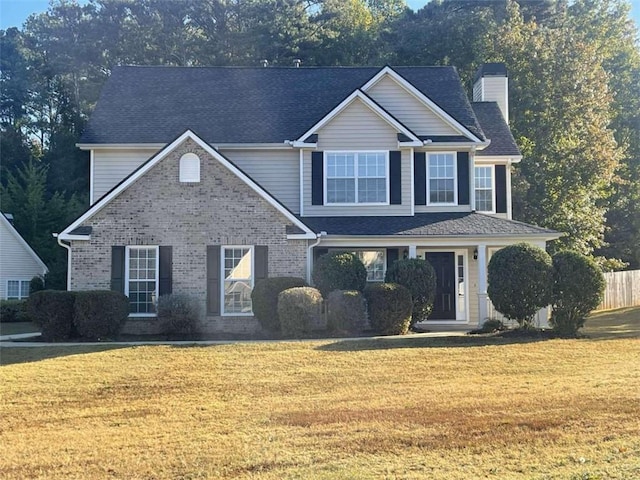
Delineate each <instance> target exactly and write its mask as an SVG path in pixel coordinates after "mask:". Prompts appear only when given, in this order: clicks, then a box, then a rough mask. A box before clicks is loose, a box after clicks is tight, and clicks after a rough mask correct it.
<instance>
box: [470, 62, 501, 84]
mask: <svg viewBox="0 0 640 480" xmlns="http://www.w3.org/2000/svg"><path fill="white" fill-rule="evenodd" d="M482 77H508V75H507V66H506V65H505V64H504V63H483V64H482V65H480V68H478V71H477V72H476V76H475V78H474V79H473V82H474V83H475V82H477V81H478V80H480V79H481V78H482Z"/></svg>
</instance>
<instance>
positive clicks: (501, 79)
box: [473, 63, 509, 123]
mask: <svg viewBox="0 0 640 480" xmlns="http://www.w3.org/2000/svg"><path fill="white" fill-rule="evenodd" d="M473 101H474V102H497V103H498V106H499V107H500V111H501V112H502V116H503V117H504V119H505V121H506V122H507V123H509V77H508V76H507V67H506V65H505V64H504V63H484V64H482V65H480V68H479V69H478V71H477V73H476V76H475V78H474V80H473Z"/></svg>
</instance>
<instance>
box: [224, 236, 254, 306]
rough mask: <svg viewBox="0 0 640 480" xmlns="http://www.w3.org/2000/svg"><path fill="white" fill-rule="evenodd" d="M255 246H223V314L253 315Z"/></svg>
mask: <svg viewBox="0 0 640 480" xmlns="http://www.w3.org/2000/svg"><path fill="white" fill-rule="evenodd" d="M253 263H254V262H253V247H222V278H223V279H224V281H223V282H222V306H223V309H222V314H223V315H252V308H253V307H252V304H251V291H252V290H253V279H254V273H253Z"/></svg>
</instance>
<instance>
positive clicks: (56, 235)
mask: <svg viewBox="0 0 640 480" xmlns="http://www.w3.org/2000/svg"><path fill="white" fill-rule="evenodd" d="M53 236H54V238H55V239H56V240H57V241H58V245H60V246H61V247H63V248H66V249H67V291H70V290H71V243H68V244H67V243H64V242H63V241H62V239H61V238H60V235H58V234H57V233H54V234H53Z"/></svg>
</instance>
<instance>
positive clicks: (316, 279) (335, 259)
mask: <svg viewBox="0 0 640 480" xmlns="http://www.w3.org/2000/svg"><path fill="white" fill-rule="evenodd" d="M312 278H313V283H314V285H315V286H316V288H317V289H318V290H320V292H321V293H322V295H323V296H325V297H326V296H327V295H329V293H331V292H333V291H334V290H358V291H359V292H362V291H363V290H364V287H366V286H367V269H366V268H365V266H364V264H363V263H362V260H360V259H359V258H358V256H357V255H354V254H353V253H348V252H337V253H327V254H326V255H322V256H321V257H320V258H318V260H316V263H315V265H314V267H313V275H312Z"/></svg>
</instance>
